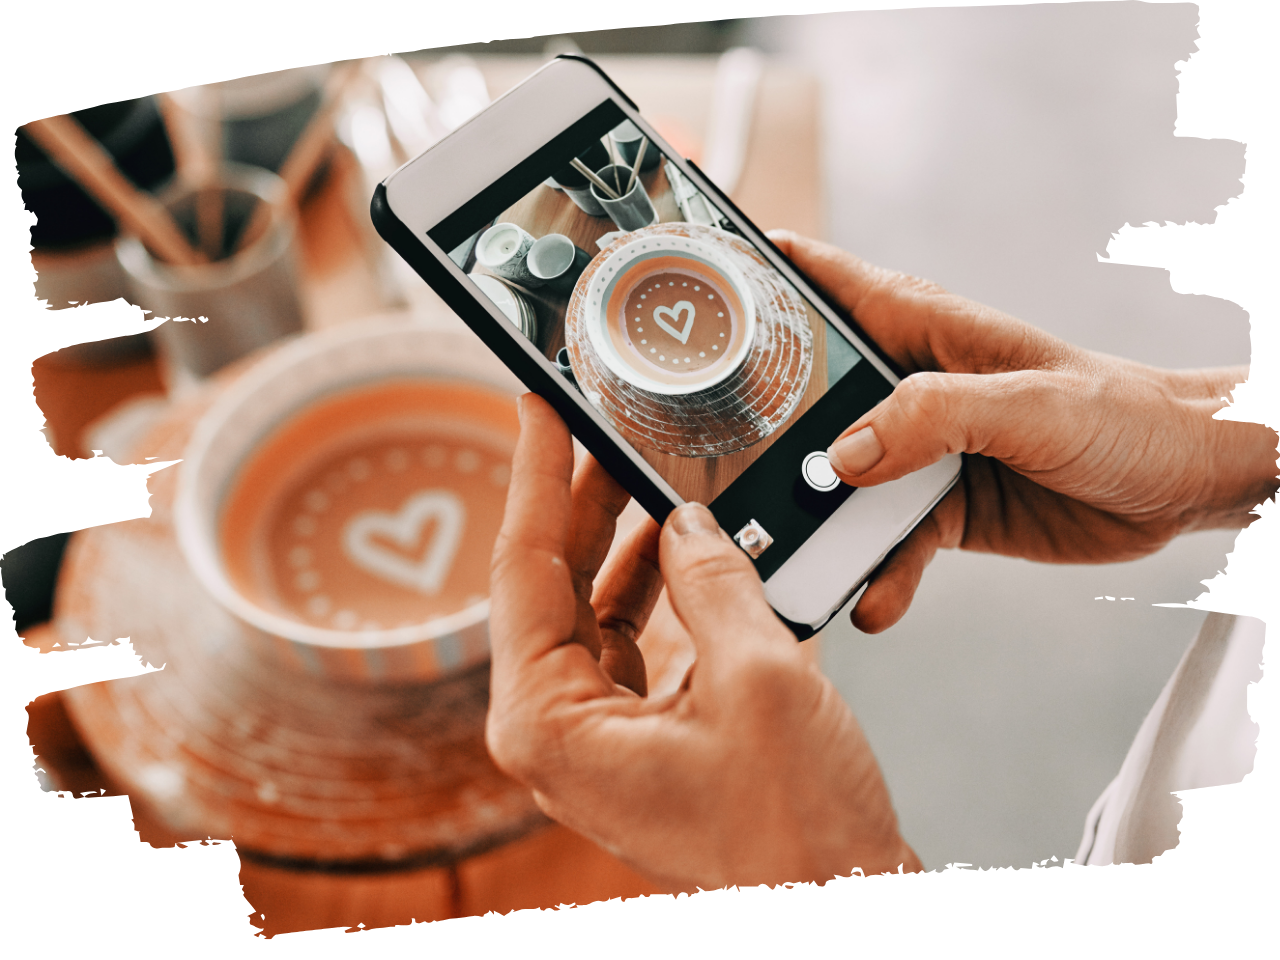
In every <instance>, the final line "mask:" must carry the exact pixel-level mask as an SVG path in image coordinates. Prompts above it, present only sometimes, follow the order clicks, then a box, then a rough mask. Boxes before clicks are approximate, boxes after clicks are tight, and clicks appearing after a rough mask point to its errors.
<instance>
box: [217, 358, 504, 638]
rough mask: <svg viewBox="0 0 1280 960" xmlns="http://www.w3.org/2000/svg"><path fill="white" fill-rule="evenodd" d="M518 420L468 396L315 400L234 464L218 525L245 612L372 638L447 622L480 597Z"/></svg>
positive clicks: (414, 387)
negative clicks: (260, 611) (255, 608)
mask: <svg viewBox="0 0 1280 960" xmlns="http://www.w3.org/2000/svg"><path fill="white" fill-rule="evenodd" d="M518 429H519V427H518V421H517V419H516V416H515V411H514V409H513V406H512V404H511V399H510V397H509V396H507V395H504V394H501V393H497V392H494V391H490V390H486V389H484V388H482V387H478V386H476V385H474V384H469V383H461V382H442V381H437V380H433V381H424V380H396V381H389V382H380V383H377V384H371V385H369V386H365V387H357V388H352V389H349V390H346V391H343V392H341V393H337V394H334V395H331V396H329V397H326V398H324V399H323V400H320V401H317V402H315V403H313V404H311V405H309V406H307V407H306V408H304V409H303V410H301V411H299V412H298V413H296V414H294V415H293V416H291V417H290V418H289V419H288V420H286V421H285V422H284V423H283V424H281V425H280V426H279V427H277V428H276V429H275V430H274V431H273V432H272V433H271V434H270V435H269V436H268V437H267V438H266V439H265V440H264V441H262V442H261V443H260V444H259V445H258V446H257V448H256V449H255V450H254V451H253V452H252V453H251V454H250V455H249V456H248V457H247V458H246V460H245V462H244V463H243V464H242V466H241V467H240V469H239V471H238V473H237V475H236V476H235V477H234V479H233V480H232V482H231V483H230V485H229V491H228V494H227V495H226V497H225V498H224V501H223V507H222V510H221V513H220V516H219V522H218V534H219V543H220V546H221V550H222V556H223V561H224V564H225V567H226V570H227V573H228V575H229V578H230V580H231V582H232V584H233V585H234V587H235V589H236V590H238V591H240V592H241V593H242V594H243V595H244V596H245V597H246V598H247V599H249V600H251V601H252V602H253V603H255V604H257V605H259V606H261V607H263V608H264V609H267V610H270V611H272V612H274V613H276V614H278V615H281V616H285V617H288V618H290V619H293V620H296V621H298V622H302V623H307V624H310V625H312V626H318V627H325V628H329V629H337V630H350V631H371V630H384V629H393V628H397V627H403V626H409V625H416V624H421V623H425V622H428V621H431V620H435V619H437V618H440V617H446V616H449V615H451V614H455V613H458V612H459V611H461V610H464V609H466V608H467V607H470V606H472V605H473V604H475V603H477V602H479V601H481V600H483V599H484V597H485V596H486V595H487V592H488V579H489V558H490V554H491V552H492V549H493V542H494V539H495V538H496V536H497V532H498V528H499V526H500V524H501V520H502V509H503V505H504V503H505V499H506V485H507V481H508V479H509V477H510V463H511V452H512V450H513V448H514V445H515V438H516V435H517V433H518Z"/></svg>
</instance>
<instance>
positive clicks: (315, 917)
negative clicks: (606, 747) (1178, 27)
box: [26, 57, 822, 935]
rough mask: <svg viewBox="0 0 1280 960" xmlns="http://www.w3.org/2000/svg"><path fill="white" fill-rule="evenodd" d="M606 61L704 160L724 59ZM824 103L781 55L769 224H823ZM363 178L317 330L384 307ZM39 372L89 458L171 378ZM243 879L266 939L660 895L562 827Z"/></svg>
mask: <svg viewBox="0 0 1280 960" xmlns="http://www.w3.org/2000/svg"><path fill="white" fill-rule="evenodd" d="M479 62H480V66H481V69H482V70H483V71H484V73H485V76H486V79H487V82H488V86H489V90H490V93H491V95H492V96H494V97H496V96H498V95H499V94H501V93H502V92H503V91H505V90H506V89H508V88H509V87H510V86H511V85H513V84H514V83H516V82H518V81H519V80H520V79H522V78H523V77H524V76H527V75H528V74H529V73H530V72H532V70H533V69H535V68H536V67H537V66H538V65H539V63H540V60H538V59H536V58H528V57H491V58H481V59H480V60H479ZM600 63H601V65H602V66H603V67H604V68H605V70H606V71H608V72H609V74H610V75H611V76H612V77H613V78H614V79H615V80H616V81H617V82H618V83H619V85H620V86H621V87H622V88H623V89H624V90H626V91H627V92H628V94H629V95H630V96H631V97H632V98H633V99H634V100H635V101H636V103H637V104H638V105H639V106H640V109H641V112H642V113H643V114H644V115H645V116H646V117H647V118H648V119H649V120H650V121H651V122H653V123H654V124H655V125H656V126H657V127H658V128H659V129H660V130H661V131H662V132H663V133H664V135H665V136H666V137H667V138H668V139H669V140H670V141H671V142H672V143H673V145H674V146H676V147H677V148H679V149H681V150H682V151H684V152H685V153H687V154H689V155H690V156H693V157H694V158H695V159H697V158H698V156H699V153H700V148H701V137H702V135H703V132H704V131H705V129H706V126H707V121H708V117H709V112H710V108H711V89H712V81H713V76H714V69H715V58H714V57H673V58H659V57H616V58H611V57H601V58H600ZM818 115H819V103H818V89H817V85H816V83H815V82H814V81H813V80H812V79H811V78H809V77H808V76H806V75H804V74H803V73H800V72H797V71H794V70H791V69H788V68H785V67H782V66H780V65H776V64H770V65H769V66H768V68H767V69H766V71H765V74H764V76H763V78H762V81H761V85H760V89H759V92H758V94H757V100H756V108H755V114H754V118H753V123H752V127H751V134H750V138H749V141H748V149H747V158H746V163H745V166H744V169H743V172H742V176H741V178H740V180H739V182H738V185H737V187H736V189H735V190H734V191H733V193H732V196H733V199H734V201H735V202H736V203H737V204H738V205H739V206H740V207H741V208H742V209H743V211H744V212H745V213H746V214H747V215H748V216H750V217H751V218H752V219H753V220H754V221H755V222H756V223H757V224H759V225H760V226H761V227H763V228H765V229H768V228H771V227H788V228H791V229H794V230H797V231H799V232H802V233H805V234H808V235H812V236H820V235H821V233H822V224H821V207H822V204H821V194H820V183H821V180H820V170H819V159H818V139H819V138H818ZM361 190H362V187H360V185H359V173H358V171H357V170H356V169H354V167H353V165H352V163H351V158H350V157H349V155H346V154H342V153H339V154H338V155H337V156H336V157H335V161H334V162H333V164H332V167H331V173H330V175H329V177H328V179H327V180H326V181H325V182H324V183H322V184H321V185H320V186H319V187H318V189H316V190H315V191H314V192H313V194H312V195H311V196H310V197H309V198H308V200H307V201H306V203H305V204H304V208H303V210H302V241H303V251H302V252H303V264H302V267H303V281H302V282H303V291H302V292H303V299H304V303H305V306H306V310H307V315H308V316H307V320H308V325H309V326H310V327H311V328H321V327H329V326H334V325H337V324H341V323H346V322H357V321H358V320H359V319H360V318H362V317H364V316H368V315H369V314H371V313H375V312H378V310H379V309H380V308H379V304H378V300H377V290H378V286H377V283H376V281H375V279H374V274H373V269H372V267H371V261H370V258H369V256H368V247H367V241H368V230H367V226H366V225H364V224H362V223H360V222H359V221H358V219H357V218H358V216H359V213H358V212H355V211H360V209H361V208H360V205H359V204H352V203H351V202H350V198H351V195H352V191H356V192H359V191H361ZM424 304H425V305H424ZM416 307H417V309H418V310H420V311H421V310H424V309H425V310H427V311H430V310H432V309H438V310H444V309H445V308H444V307H443V306H442V305H439V304H436V305H434V306H433V301H432V298H431V297H429V296H428V297H427V298H426V299H425V300H419V301H418V303H417V304H416ZM33 372H34V376H35V385H36V399H37V402H38V403H39V404H40V406H41V408H42V410H43V411H44V412H45V416H46V419H47V421H48V424H49V427H50V433H51V438H52V442H53V443H54V445H55V449H56V450H57V452H58V453H60V454H62V455H64V456H87V455H90V453H89V451H88V450H86V449H84V446H83V431H84V428H85V426H86V425H87V424H89V423H90V422H92V421H93V420H94V419H95V418H97V417H98V416H100V415H102V414H104V413H106V412H107V411H108V410H109V409H110V408H111V407H112V406H114V405H115V404H116V403H118V402H120V401H121V400H122V399H126V398H128V397H129V396H132V395H137V394H143V393H155V392H157V391H158V390H159V389H160V385H159V379H158V377H157V376H156V371H155V367H154V363H153V362H152V361H150V360H139V359H137V358H134V359H132V360H127V361H121V362H120V363H118V364H115V365H107V366H104V365H103V364H102V363H100V362H99V363H96V364H92V365H90V364H84V363H78V362H77V361H76V360H75V358H74V357H68V356H63V357H56V356H50V357H47V358H41V359H40V360H37V361H36V362H35V364H34V366H33ZM102 529H105V528H102ZM71 586H72V587H74V584H73V585H71ZM66 588H67V585H66V584H63V585H61V586H60V590H65V589H66ZM655 616H656V615H655ZM99 639H101V638H99ZM56 641H57V637H56V635H55V634H54V633H53V631H52V630H50V629H49V628H34V629H32V630H29V631H28V632H27V637H26V642H27V643H28V644H29V645H31V646H36V647H39V648H41V649H44V650H52V649H53V644H54V643H55V642H56ZM29 713H30V723H29V727H28V730H29V734H30V736H31V739H32V742H33V744H34V745H35V748H36V753H37V754H38V756H39V758H40V764H41V766H42V768H43V769H44V770H45V772H46V775H47V779H48V781H49V785H50V786H51V787H52V788H57V789H63V790H69V791H73V792H74V793H76V794H77V795H78V794H82V793H87V792H90V791H94V792H97V791H103V792H106V793H108V794H111V793H118V792H120V791H119V788H118V787H117V786H116V785H114V784H113V783H112V782H111V781H110V779H109V778H108V777H107V776H106V775H105V774H104V773H103V771H102V770H100V769H99V768H98V767H97V765H96V764H95V762H94V759H93V757H92V756H90V755H89V754H88V752H87V751H86V750H85V748H84V745H83V743H82V742H81V741H80V740H79V737H78V735H77V732H76V730H75V728H74V725H73V724H72V723H71V722H70V721H69V719H68V716H67V713H66V710H65V707H64V704H63V701H62V698H61V697H60V695H59V694H50V695H47V696H45V697H41V698H39V699H38V700H36V701H35V702H34V703H33V704H32V705H31V707H29ZM135 818H136V821H137V824H138V827H139V829H140V831H141V833H142V834H143V837H144V838H145V839H148V840H150V841H151V842H153V843H173V842H177V841H180V840H183V839H191V838H183V837H177V836H172V835H167V834H166V831H165V830H164V828H163V827H162V826H160V825H159V824H158V823H156V822H155V821H154V820H149V819H148V814H147V811H146V810H145V809H142V808H141V807H140V806H139V805H138V804H136V803H135ZM241 882H242V883H243V885H244V890H245V895H246V898H247V899H248V900H249V902H250V903H251V904H252V905H253V907H254V914H253V921H252V922H253V923H254V925H256V926H259V927H263V928H264V930H265V932H266V934H267V935H273V934H276V933H283V932H288V931H293V930H306V929H316V928H325V927H335V926H343V927H349V928H355V927H356V926H357V925H362V926H364V927H374V926H386V925H391V924H397V923H407V922H409V921H410V919H416V920H417V921H419V922H421V921H425V920H435V919H444V918H448V917H456V916H467V915H478V914H483V913H486V912H488V911H500V912H501V911H507V910H511V909H518V908H528V907H552V906H555V905H558V904H561V903H587V902H591V901H593V900H600V899H606V898H613V897H620V896H622V897H626V896H636V895H640V894H644V893H652V892H660V891H658V890H657V888H655V887H654V886H653V885H652V884H650V883H648V882H647V881H646V880H644V879H643V878H641V877H639V876H637V875H635V874H634V873H633V872H632V871H630V870H629V869H628V868H626V867H625V866H624V865H622V864H621V863H619V862H618V861H617V860H615V859H614V858H613V857H611V856H610V855H608V854H607V853H605V852H604V851H602V850H600V849H599V848H597V847H596V846H595V845H594V844H592V843H590V842H589V841H587V840H585V839H583V838H582V837H579V836H578V835H576V834H574V833H573V832H571V831H569V830H567V829H565V828H563V827H560V826H558V825H554V824H549V825H546V826H544V827H542V828H540V829H535V830H533V831H532V832H530V833H528V834H527V835H526V836H524V837H522V838H520V839H517V840H514V841H512V842H509V843H506V844H505V845H502V846H499V847H497V848H495V849H492V850H489V851H487V852H485V853H482V854H479V855H477V856H472V857H468V858H466V859H464V860H462V861H460V862H457V863H451V864H442V865H435V866H430V867H424V868H420V869H407V870H395V871H386V872H371V873H358V874H351V873H346V874H343V873H331V872H325V871H321V870H295V869H288V868H285V867H281V866H276V865H271V866H267V865H263V864H258V863H253V862H251V861H249V860H247V859H246V860H245V861H243V865H242V870H241ZM263 916H265V919H263Z"/></svg>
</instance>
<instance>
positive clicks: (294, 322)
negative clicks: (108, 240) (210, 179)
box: [116, 163, 302, 386]
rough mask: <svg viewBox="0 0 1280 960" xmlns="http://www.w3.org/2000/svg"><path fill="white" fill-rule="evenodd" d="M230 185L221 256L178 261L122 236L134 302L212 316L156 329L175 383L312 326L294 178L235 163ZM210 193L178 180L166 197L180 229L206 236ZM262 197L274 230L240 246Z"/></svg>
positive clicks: (225, 191)
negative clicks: (203, 203) (290, 184)
mask: <svg viewBox="0 0 1280 960" xmlns="http://www.w3.org/2000/svg"><path fill="white" fill-rule="evenodd" d="M220 176H221V180H220V182H219V183H218V184H217V185H215V186H213V187H208V188H202V189H208V190H215V191H217V192H218V194H219V196H220V202H221V207H222V221H221V222H222V229H223V232H222V253H223V254H230V255H224V256H223V257H222V258H221V259H216V260H214V261H213V262H211V263H207V264H200V265H197V266H189V267H188V266H177V265H174V264H170V263H164V262H162V261H160V260H157V259H156V258H154V257H153V256H151V254H150V252H148V250H147V248H146V247H145V246H144V245H143V244H142V242H141V241H140V240H138V239H137V238H136V237H132V236H124V237H121V238H120V239H119V240H118V241H116V256H117V257H118V258H119V261H120V266H121V267H122V268H123V270H124V273H125V276H126V278H127V280H128V286H129V300H130V302H132V303H134V304H136V305H137V306H140V307H143V308H144V309H147V310H150V311H151V312H152V314H153V315H154V316H156V317H186V318H190V319H192V320H195V319H196V318H200V317H206V318H208V322H207V323H199V322H177V321H172V320H171V321H170V322H169V323H166V324H163V325H162V326H160V327H158V328H157V329H156V330H155V332H154V334H153V336H154V338H155V340H156V342H157V344H158V346H159V348H160V353H161V357H162V360H163V362H164V366H165V369H166V374H167V377H168V379H169V380H170V385H171V386H172V385H173V382H174V380H175V379H178V378H181V377H182V376H190V377H195V378H201V377H205V376H208V375H209V374H211V373H213V372H214V371H216V370H218V369H219V368H221V367H223V366H225V365H226V364H227V363H230V362H231V361H232V360H235V359H237V358H239V357H242V356H244V355H245V354H247V353H250V352H252V351H253V350H256V349H258V348H259V347H263V346H266V345H267V344H269V343H271V342H272V341H274V340H277V339H279V338H280V337H284V336H287V335H289V334H293V333H298V332H299V331H301V329H302V304H301V301H300V300H299V297H298V280H297V263H296V233H297V227H296V214H295V213H294V209H293V206H292V204H291V203H290V202H289V200H288V190H287V189H286V188H285V185H284V181H283V180H281V179H280V178H279V177H277V176H276V175H275V174H273V173H269V172H268V171H266V170H261V169H259V168H257V167H244V166H240V165H238V164H231V163H228V164H225V165H224V167H223V170H222V172H221V174H220ZM199 194H200V191H199V190H197V189H195V188H193V187H191V186H188V185H186V184H182V183H175V184H174V185H173V186H172V187H171V188H170V189H169V190H168V191H167V192H165V193H164V194H162V195H161V198H160V200H161V202H162V203H163V204H164V205H165V206H166V207H168V208H169V210H170V212H171V213H172V214H173V216H174V219H175V220H176V221H177V223H178V225H179V227H180V228H182V229H184V230H185V232H186V233H187V234H188V236H190V237H193V238H194V237H195V236H196V235H197V227H196V219H197V212H196V211H197V205H198V202H199V200H198V198H199ZM259 204H266V205H267V207H268V209H269V210H270V213H271V216H270V219H269V220H268V222H267V228H266V229H265V230H263V231H262V232H261V234H260V235H259V237H258V238H257V239H256V240H254V241H253V242H251V243H250V244H249V245H248V246H246V247H245V248H244V249H243V250H239V251H236V252H231V251H232V249H233V248H234V246H235V244H236V243H237V241H238V239H239V235H240V232H241V231H242V230H244V229H245V228H246V226H247V225H248V223H249V221H250V220H251V218H252V216H253V214H254V212H255V211H256V210H257V208H258V205H259Z"/></svg>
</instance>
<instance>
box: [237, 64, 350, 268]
mask: <svg viewBox="0 0 1280 960" xmlns="http://www.w3.org/2000/svg"><path fill="white" fill-rule="evenodd" d="M359 73H360V64H359V62H358V61H349V62H347V63H344V64H342V65H341V66H339V67H338V68H337V69H336V70H334V71H333V73H332V74H330V76H329V80H328V82H327V83H326V84H325V86H324V95H323V96H322V98H321V100H320V106H319V108H318V109H317V110H316V112H315V113H314V114H313V115H312V117H311V120H310V121H308V123H307V125H306V127H304V128H303V130H302V133H300V134H299V135H298V139H297V140H295V141H294V142H293V146H292V147H291V148H290V150H289V153H288V155H287V156H286V157H285V158H284V162H283V163H282V164H280V179H281V180H283V181H284V185H285V188H286V189H287V191H288V195H289V202H290V203H291V204H293V205H295V206H296V205H297V203H298V201H299V200H300V199H301V197H302V191H303V190H305V189H306V188H307V184H308V183H310V182H311V177H312V175H313V174H315V172H316V168H317V167H318V166H320V163H321V161H323V160H324V158H325V157H326V156H327V155H328V153H329V149H330V147H332V146H333V118H334V114H335V113H336V112H337V110H338V107H339V106H341V105H342V97H343V95H344V94H345V93H346V91H347V88H348V87H349V86H351V84H352V83H353V82H354V81H355V79H356V77H357V76H359ZM270 220H271V207H270V205H268V204H266V203H261V202H260V203H259V204H258V207H257V209H256V210H254V212H253V216H252V217H251V218H250V220H249V224H248V226H246V227H245V228H244V230H243V231H242V232H241V234H240V241H239V243H237V244H236V252H237V253H239V252H240V251H241V250H243V249H245V248H246V247H248V246H251V245H252V244H253V243H254V242H255V241H257V239H258V238H259V237H260V236H261V235H262V233H263V232H264V231H265V230H266V228H267V224H268V223H269V222H270Z"/></svg>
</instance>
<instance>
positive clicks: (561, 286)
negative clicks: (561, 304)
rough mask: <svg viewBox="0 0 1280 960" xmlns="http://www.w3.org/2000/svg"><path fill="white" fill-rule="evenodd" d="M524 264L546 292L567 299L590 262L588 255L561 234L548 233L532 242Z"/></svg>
mask: <svg viewBox="0 0 1280 960" xmlns="http://www.w3.org/2000/svg"><path fill="white" fill-rule="evenodd" d="M527 262H528V266H529V270H530V271H531V272H532V273H533V275H534V276H535V277H537V278H538V279H540V280H541V281H543V283H545V284H546V285H547V289H548V290H550V291H552V292H553V293H558V294H560V295H561V296H568V295H569V294H570V293H572V292H573V285H574V284H575V283H577V282H578V277H580V276H582V271H583V270H585V269H586V268H587V264H588V263H590V262H591V255H590V254H588V253H587V252H586V251H585V250H582V249H580V248H578V247H577V246H575V245H574V242H573V241H572V240H570V239H569V238H568V237H566V236H564V235H563V234H559V233H549V234H547V235H546V236H545V237H539V238H538V239H537V240H536V241H535V242H534V244H533V246H532V247H531V248H530V249H529V256H528V260H527Z"/></svg>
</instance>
